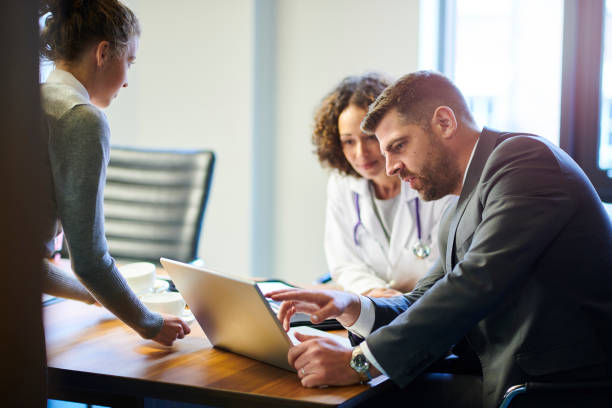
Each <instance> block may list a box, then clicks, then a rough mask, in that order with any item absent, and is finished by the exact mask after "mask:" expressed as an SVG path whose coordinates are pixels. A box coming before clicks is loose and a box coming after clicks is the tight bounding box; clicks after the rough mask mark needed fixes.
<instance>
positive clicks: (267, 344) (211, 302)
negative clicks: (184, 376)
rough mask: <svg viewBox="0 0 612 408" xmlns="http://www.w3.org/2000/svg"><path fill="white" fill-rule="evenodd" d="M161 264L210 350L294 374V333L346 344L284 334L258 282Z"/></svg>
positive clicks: (302, 328) (163, 261)
mask: <svg viewBox="0 0 612 408" xmlns="http://www.w3.org/2000/svg"><path fill="white" fill-rule="evenodd" d="M160 262H161V264H162V266H163V267H164V269H165V270H166V272H168V275H170V278H171V279H172V281H173V282H174V284H175V286H176V288H177V289H178V291H179V292H180V293H181V295H182V296H183V298H184V299H185V302H187V304H188V305H189V308H190V309H191V312H192V313H193V314H194V316H195V318H196V320H197V321H198V323H199V324H200V326H201V327H202V330H204V333H205V334H206V337H208V340H210V342H211V343H212V345H213V346H215V347H219V348H222V349H225V350H228V351H232V352H234V353H237V354H241V355H244V356H247V357H250V358H253V359H256V360H259V361H263V362H265V363H268V364H272V365H274V366H276V367H280V368H284V369H286V370H290V371H295V369H294V368H293V367H292V366H290V365H289V363H288V361H287V352H288V351H289V347H291V345H292V344H296V343H298V341H297V340H296V339H295V337H294V334H293V333H295V331H299V332H300V333H304V334H312V335H319V336H333V337H334V338H335V339H337V340H340V341H343V342H344V343H345V344H346V345H347V346H349V347H350V343H349V342H348V339H345V338H342V337H340V336H336V335H333V334H330V333H327V332H324V331H322V330H317V329H313V328H311V327H307V326H300V327H292V328H291V330H289V332H288V333H287V332H285V330H284V329H283V327H282V325H281V323H280V321H279V320H278V318H277V317H276V315H275V313H274V311H273V310H272V308H271V307H270V305H269V304H268V301H267V300H266V298H265V297H264V296H263V294H262V293H261V291H260V290H259V288H258V287H257V283H256V282H254V281H251V280H248V279H244V278H240V277H237V276H228V275H226V274H220V273H218V272H214V271H212V270H210V269H207V268H203V267H199V266H194V265H189V264H185V263H182V262H178V261H173V260H171V259H166V258H161V259H160Z"/></svg>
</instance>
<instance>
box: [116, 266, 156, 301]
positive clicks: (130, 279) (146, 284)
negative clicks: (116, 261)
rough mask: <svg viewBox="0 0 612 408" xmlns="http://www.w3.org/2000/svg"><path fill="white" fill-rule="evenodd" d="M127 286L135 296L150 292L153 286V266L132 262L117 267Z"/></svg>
mask: <svg viewBox="0 0 612 408" xmlns="http://www.w3.org/2000/svg"><path fill="white" fill-rule="evenodd" d="M119 272H121V274H122V275H123V277H124V278H125V280H126V281H127V283H128V285H129V286H130V288H132V290H133V291H134V293H136V294H137V295H144V294H146V293H149V292H151V291H152V289H153V286H154V285H155V265H154V264H152V263H151V262H134V263H130V264H127V265H123V266H121V267H119Z"/></svg>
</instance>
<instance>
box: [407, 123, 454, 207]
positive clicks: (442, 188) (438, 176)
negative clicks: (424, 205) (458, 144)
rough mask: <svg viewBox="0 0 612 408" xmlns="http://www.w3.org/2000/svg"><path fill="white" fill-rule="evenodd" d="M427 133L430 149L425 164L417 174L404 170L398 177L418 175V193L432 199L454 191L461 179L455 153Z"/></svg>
mask: <svg viewBox="0 0 612 408" xmlns="http://www.w3.org/2000/svg"><path fill="white" fill-rule="evenodd" d="M427 133H428V136H429V142H430V149H429V151H428V152H427V159H426V160H425V165H424V166H423V168H422V169H421V171H420V172H419V173H418V174H415V173H411V172H409V171H407V170H405V171H402V172H401V173H400V177H401V178H402V179H403V180H405V179H406V178H408V177H410V176H416V177H418V178H419V179H420V181H421V186H422V187H421V188H419V189H418V190H417V191H418V192H419V195H420V196H421V198H422V199H423V200H425V201H432V200H438V199H440V198H442V197H444V196H445V195H448V194H451V193H453V192H455V191H456V190H457V187H458V186H459V183H460V180H461V172H460V171H459V166H458V165H457V161H456V160H455V155H454V154H453V153H452V152H451V151H450V150H449V149H448V148H447V147H446V146H444V145H443V144H441V143H440V142H439V141H437V140H435V138H434V135H433V134H431V133H430V132H427Z"/></svg>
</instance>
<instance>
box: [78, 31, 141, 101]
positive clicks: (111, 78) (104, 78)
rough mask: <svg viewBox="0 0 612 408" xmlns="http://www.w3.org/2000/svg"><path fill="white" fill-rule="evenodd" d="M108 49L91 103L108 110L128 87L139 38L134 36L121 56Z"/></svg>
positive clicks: (92, 93) (91, 95)
mask: <svg viewBox="0 0 612 408" xmlns="http://www.w3.org/2000/svg"><path fill="white" fill-rule="evenodd" d="M109 51H110V50H108V49H107V51H106V52H108V54H107V55H106V58H105V60H104V64H103V65H102V66H101V67H100V71H99V76H98V78H97V80H96V83H95V85H94V92H91V94H90V97H91V102H92V103H93V104H94V105H96V106H98V107H100V108H106V107H107V106H108V105H110V103H111V102H112V100H113V99H114V98H115V97H117V95H118V94H119V90H120V89H121V88H125V87H127V86H128V80H127V73H128V70H129V68H130V66H131V65H132V64H133V63H134V60H136V53H137V52H138V37H137V36H132V37H131V38H130V40H129V41H128V44H127V47H126V48H125V50H124V52H123V53H122V54H120V55H113V54H111V53H110V52H109Z"/></svg>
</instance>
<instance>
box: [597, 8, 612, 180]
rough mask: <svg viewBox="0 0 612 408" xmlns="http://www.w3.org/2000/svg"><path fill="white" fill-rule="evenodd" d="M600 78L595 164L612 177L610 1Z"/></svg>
mask: <svg viewBox="0 0 612 408" xmlns="http://www.w3.org/2000/svg"><path fill="white" fill-rule="evenodd" d="M604 27H605V28H604V38H603V41H604V43H603V67H602V78H601V126H600V134H599V148H598V160H597V164H598V166H599V168H600V169H601V170H605V171H607V173H608V177H612V1H611V0H606V14H605V19H604Z"/></svg>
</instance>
